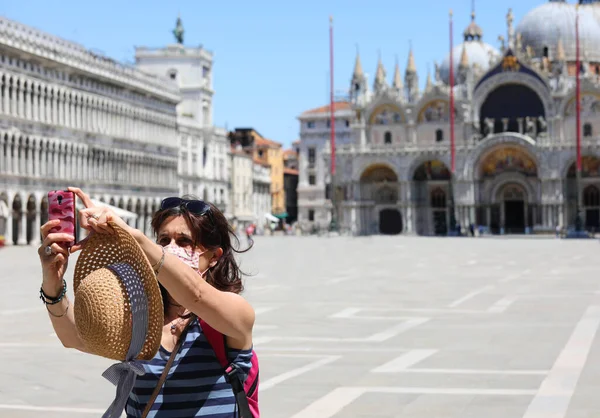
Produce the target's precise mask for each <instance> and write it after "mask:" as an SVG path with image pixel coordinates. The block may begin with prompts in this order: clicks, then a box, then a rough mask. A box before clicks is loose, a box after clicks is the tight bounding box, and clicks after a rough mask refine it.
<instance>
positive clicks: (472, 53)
mask: <svg viewBox="0 0 600 418" xmlns="http://www.w3.org/2000/svg"><path fill="white" fill-rule="evenodd" d="M463 37H464V42H463V43H461V44H459V45H456V46H455V47H454V48H453V49H452V61H453V66H454V75H455V81H454V84H456V74H458V67H459V65H460V62H461V60H462V58H463V49H464V51H465V54H466V58H467V63H468V66H469V67H472V66H473V65H477V66H478V67H479V68H480V69H481V70H482V71H486V70H488V69H489V68H490V59H492V58H498V57H499V56H500V53H499V52H498V50H497V49H495V48H494V47H493V46H491V45H490V44H486V43H485V42H483V41H482V40H481V39H482V37H483V31H482V30H481V28H480V27H479V25H477V23H475V13H472V14H471V23H470V24H469V26H467V28H466V29H465V30H464V32H463ZM440 77H441V79H442V81H443V82H444V83H446V84H450V54H448V56H446V58H445V59H444V61H443V62H442V65H441V67H440Z"/></svg>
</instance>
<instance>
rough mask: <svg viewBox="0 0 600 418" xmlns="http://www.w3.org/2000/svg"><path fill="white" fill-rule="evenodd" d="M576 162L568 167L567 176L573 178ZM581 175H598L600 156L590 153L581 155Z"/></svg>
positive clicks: (599, 174)
mask: <svg viewBox="0 0 600 418" xmlns="http://www.w3.org/2000/svg"><path fill="white" fill-rule="evenodd" d="M576 168H577V164H576V163H573V164H571V166H570V167H569V171H568V172H567V177H570V178H575V175H576ZM581 177H600V158H598V157H594V156H591V155H584V156H583V157H581Z"/></svg>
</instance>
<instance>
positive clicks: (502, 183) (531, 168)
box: [476, 145, 541, 234]
mask: <svg viewBox="0 0 600 418" xmlns="http://www.w3.org/2000/svg"><path fill="white" fill-rule="evenodd" d="M478 179H479V181H478V189H479V205H478V207H477V216H476V223H477V224H478V225H484V226H487V227H488V230H489V232H491V233H492V234H502V233H506V234H522V233H525V232H527V229H528V228H529V227H532V226H534V225H535V224H536V222H537V220H538V219H541V216H540V214H539V213H537V212H538V205H537V202H536V201H535V192H532V191H534V190H536V189H537V187H539V185H538V183H539V181H538V179H537V165H536V163H535V160H534V159H533V157H532V156H531V155H530V154H529V153H528V152H527V151H526V150H525V149H524V148H523V147H521V146H518V145H505V146H501V147H497V148H493V149H491V150H490V151H489V152H488V153H487V154H485V155H484V156H483V157H482V158H481V160H480V163H479V172H478ZM530 194H532V195H531V196H530ZM532 199H533V200H532Z"/></svg>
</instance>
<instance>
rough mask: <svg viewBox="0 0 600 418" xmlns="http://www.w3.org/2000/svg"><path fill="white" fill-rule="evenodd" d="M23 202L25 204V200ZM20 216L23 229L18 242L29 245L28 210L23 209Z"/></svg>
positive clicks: (20, 225) (21, 228)
mask: <svg viewBox="0 0 600 418" xmlns="http://www.w3.org/2000/svg"><path fill="white" fill-rule="evenodd" d="M23 204H25V202H23ZM20 216H21V221H20V224H19V227H20V230H21V231H20V232H19V239H18V240H17V244H18V245H27V211H25V210H24V211H22V212H21V214H20Z"/></svg>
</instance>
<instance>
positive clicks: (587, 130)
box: [583, 123, 593, 136]
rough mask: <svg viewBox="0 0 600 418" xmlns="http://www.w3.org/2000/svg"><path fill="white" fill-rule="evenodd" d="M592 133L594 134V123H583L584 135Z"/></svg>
mask: <svg viewBox="0 0 600 418" xmlns="http://www.w3.org/2000/svg"><path fill="white" fill-rule="evenodd" d="M592 135H593V130H592V124H591V123H584V124H583V136H592Z"/></svg>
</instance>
